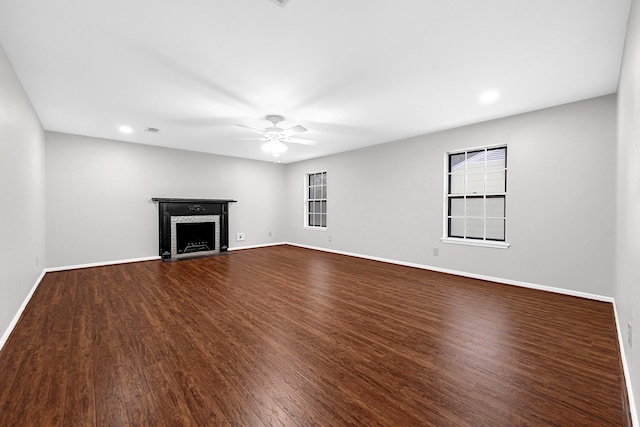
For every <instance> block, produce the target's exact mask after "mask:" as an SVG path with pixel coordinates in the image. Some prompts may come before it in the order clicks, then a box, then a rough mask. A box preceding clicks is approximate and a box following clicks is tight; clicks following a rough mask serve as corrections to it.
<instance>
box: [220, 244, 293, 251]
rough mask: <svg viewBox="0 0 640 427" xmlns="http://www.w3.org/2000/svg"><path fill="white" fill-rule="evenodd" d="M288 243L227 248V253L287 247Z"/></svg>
mask: <svg viewBox="0 0 640 427" xmlns="http://www.w3.org/2000/svg"><path fill="white" fill-rule="evenodd" d="M288 244H289V243H287V242H277V243H265V244H262V245H249V246H236V247H233V248H229V249H228V251H229V252H231V251H241V250H243V249H255V248H266V247H269V246H282V245H288Z"/></svg>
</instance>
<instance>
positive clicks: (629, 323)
mask: <svg viewBox="0 0 640 427" xmlns="http://www.w3.org/2000/svg"><path fill="white" fill-rule="evenodd" d="M627 342H628V343H629V347H630V348H631V347H632V346H633V332H632V330H631V322H627Z"/></svg>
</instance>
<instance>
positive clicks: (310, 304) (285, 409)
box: [0, 246, 629, 426]
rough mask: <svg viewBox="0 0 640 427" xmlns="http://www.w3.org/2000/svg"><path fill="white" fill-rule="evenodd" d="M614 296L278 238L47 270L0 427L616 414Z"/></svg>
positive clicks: (465, 420) (12, 357)
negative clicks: (257, 245)
mask: <svg viewBox="0 0 640 427" xmlns="http://www.w3.org/2000/svg"><path fill="white" fill-rule="evenodd" d="M625 400H626V395H625V392H624V380H623V377H622V373H621V368H620V359H619V352H618V345H617V336H616V329H615V325H614V318H613V311H612V305H611V304H609V303H602V302H596V301H590V300H586V299H580V298H574V297H569V296H564V295H557V294H553V293H546V292H542V291H535V290H530V289H523V288H517V287H513V286H507V285H499V284H495V283H489V282H484V281H480V280H475V279H466V278H461V277H456V276H451V275H446V274H440V273H433V272H428V271H423V270H418V269H413V268H408V267H401V266H395V265H390V264H385V263H380V262H375V261H368V260H362V259H357V258H351V257H346V256H341V255H335V254H328V253H322V252H318V251H312V250H307V249H301V248H294V247H291V246H278V247H271V248H261V249H251V250H244V251H238V252H234V253H230V254H227V255H222V256H218V257H213V258H205V259H197V260H187V261H180V262H175V263H162V262H160V261H149V262H142V263H135V264H125V265H118V266H108V267H98V268H90V269H83V270H74V271H66V272H58V273H48V274H47V275H46V276H45V278H44V280H43V281H42V283H41V284H40V287H39V288H38V290H37V291H36V293H35V295H34V297H33V299H32V300H31V302H30V303H29V305H28V306H27V308H26V310H25V312H24V314H23V317H22V318H21V320H20V322H19V323H18V325H17V327H16V329H15V330H14V332H13V334H12V335H11V337H10V339H9V341H8V342H7V344H6V346H5V348H4V349H3V350H2V352H1V353H0V425H1V426H12V425H19V426H44V425H60V426H91V425H118V426H126V425H131V426H141V425H153V426H156V425H172V426H173V425H176V426H177V425H197V426H217V425H230V424H233V425H241V426H262V425H330V426H341V425H362V426H376V425H388V426H413V425H435V426H516V425H531V426H543V425H552V426H568V425H580V426H591V425H593V426H608V425H627V424H628V423H629V421H628V413H627V411H626V409H625Z"/></svg>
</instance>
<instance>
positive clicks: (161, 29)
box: [0, 0, 630, 163]
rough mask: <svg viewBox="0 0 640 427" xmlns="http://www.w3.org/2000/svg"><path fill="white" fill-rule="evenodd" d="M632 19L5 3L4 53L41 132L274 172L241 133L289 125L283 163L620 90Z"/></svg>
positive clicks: (260, 0) (435, 9)
mask: <svg viewBox="0 0 640 427" xmlns="http://www.w3.org/2000/svg"><path fill="white" fill-rule="evenodd" d="M629 6H630V0H482V1H478V0H400V1H381V0H342V1H338V0H290V1H289V3H288V4H287V5H286V6H285V7H281V6H279V5H278V4H276V2H274V1H272V0H227V1H221V0H181V1H179V2H178V1H175V0H110V1H87V0H58V1H51V0H0V43H2V45H3V47H4V49H5V51H6V52H7V55H8V56H9V58H10V60H11V62H12V64H13V66H14V68H15V70H16V72H17V73H18V76H19V77H20V79H21V81H22V84H23V85H24V87H25V90H26V91H27V93H28V95H29V97H30V99H31V102H32V103H33V105H34V107H35V109H36V111H37V113H38V116H39V117H40V119H41V121H42V124H43V126H44V128H45V129H47V130H51V131H57V132H67V133H73V134H80V135H89V136H95V137H101V138H110V139H117V140H123V141H130V142H138V143H143V144H152V145H159V146H165V147H173V148H180V149H186V150H193V151H201V152H207V153H216V154H223V155H229V156H237V157H244V158H251V159H258V160H267V161H272V160H273V159H272V158H271V157H270V156H269V155H268V154H266V153H263V152H262V151H261V150H260V142H259V141H242V140H239V138H243V137H251V136H255V134H252V133H251V132H250V131H248V130H247V129H243V128H240V127H237V126H236V124H239V123H242V124H247V125H250V126H254V127H265V126H267V125H269V122H266V121H264V120H263V118H264V116H265V115H266V114H282V115H284V116H285V118H286V121H285V122H283V123H282V125H283V126H282V127H288V126H293V125H296V124H301V125H303V126H305V127H307V128H308V129H309V132H307V133H305V134H304V135H300V137H304V138H309V139H315V140H318V141H319V143H318V144H317V145H316V146H314V147H309V146H301V145H292V146H290V149H289V151H288V152H287V153H285V154H284V155H282V156H281V159H280V160H281V161H282V162H283V163H289V162H293V161H298V160H303V159H308V158H313V157H318V156H322V155H326V154H330V153H337V152H341V151H346V150H353V149H356V148H360V147H364V146H368V145H373V144H379V143H383V142H388V141H392V140H397V139H402V138H406V137H411V136H415V135H420V134H425V133H429V132H433V131H437V130H442V129H447V128H452V127H456V126H461V125H465V124H469V123H474V122H480V121H485V120H489V119H493V118H498V117H504V116H508V115H513V114H517V113H522V112H526V111H532V110H537V109H540V108H545V107H549V106H553V105H559V104H563V103H567V102H572V101H577V100H581V99H587V98H591V97H596V96H600V95H605V94H610V93H614V92H615V91H616V88H617V82H618V74H619V69H620V63H621V59H622V49H623V44H624V36H625V29H626V22H627V16H628V12H629ZM487 89H495V90H498V91H499V92H500V98H499V99H498V100H497V101H496V102H495V103H493V104H490V105H483V104H481V103H480V102H479V101H478V97H479V95H480V94H481V93H482V92H483V91H485V90H487ZM121 125H129V126H131V127H133V128H134V132H133V133H131V134H129V135H124V134H122V133H120V132H119V131H118V127H119V126H121ZM147 126H151V127H156V128H159V129H160V132H159V133H157V134H151V133H148V132H144V129H145V127H147Z"/></svg>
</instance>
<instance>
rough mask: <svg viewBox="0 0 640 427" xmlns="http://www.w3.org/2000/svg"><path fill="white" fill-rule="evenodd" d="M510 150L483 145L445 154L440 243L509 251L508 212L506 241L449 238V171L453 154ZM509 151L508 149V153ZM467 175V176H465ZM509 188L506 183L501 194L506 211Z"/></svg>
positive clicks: (503, 145) (502, 145) (483, 195)
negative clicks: (500, 149)
mask: <svg viewBox="0 0 640 427" xmlns="http://www.w3.org/2000/svg"><path fill="white" fill-rule="evenodd" d="M502 147H504V148H508V147H507V144H504V143H503V144H492V145H483V146H479V147H471V148H464V149H459V150H451V151H447V152H445V153H444V160H443V163H444V182H443V204H442V238H441V239H440V241H441V242H442V243H448V244H455V245H466V246H477V247H486V248H495V249H508V248H509V247H510V246H511V244H510V243H508V241H507V236H508V234H507V216H506V211H505V217H504V219H505V224H504V241H502V240H487V239H486V238H482V239H473V238H465V237H449V235H448V234H449V200H450V197H449V185H450V180H449V175H450V171H449V158H450V156H451V155H452V154H459V153H469V152H472V151H480V150H491V149H496V148H502ZM508 151H509V150H508V149H507V152H508ZM507 171H508V167H507V165H505V173H507ZM465 175H466V174H465ZM506 179H507V175H505V181H506ZM506 190H507V188H506V183H505V192H504V193H501V194H504V197H505V209H506V196H507V191H506ZM487 194H488V193H486V192H483V194H482V197H483V198H486V197H487ZM495 194H497V193H489V196H493V195H495ZM463 196H464V195H463ZM485 219H486V216H485Z"/></svg>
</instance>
